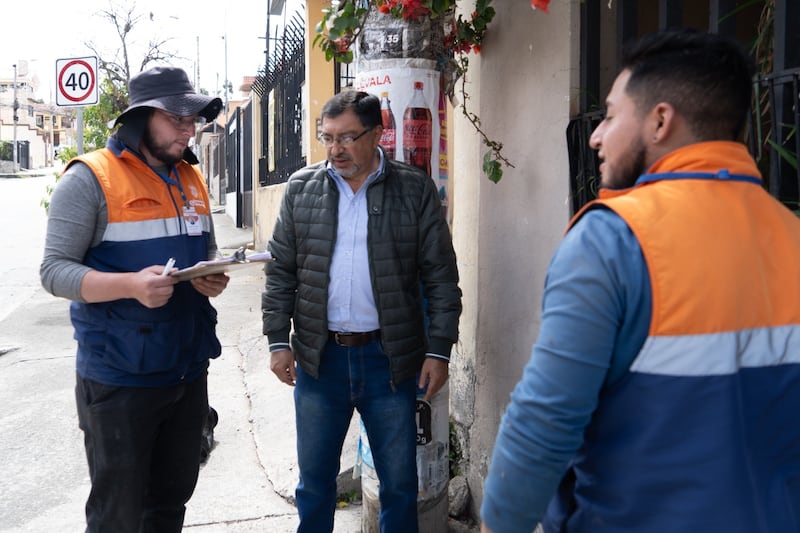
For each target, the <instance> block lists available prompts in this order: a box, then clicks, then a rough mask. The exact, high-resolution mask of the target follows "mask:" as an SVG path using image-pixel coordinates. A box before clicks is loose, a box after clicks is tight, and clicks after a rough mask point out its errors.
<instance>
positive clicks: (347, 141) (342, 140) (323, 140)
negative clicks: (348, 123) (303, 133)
mask: <svg viewBox="0 0 800 533" xmlns="http://www.w3.org/2000/svg"><path fill="white" fill-rule="evenodd" d="M374 129H375V126H373V127H371V128H367V129H365V130H364V131H362V132H361V133H359V134H358V135H342V136H341V137H334V136H333V135H328V134H325V133H323V134H322V135H320V136H319V137H317V140H318V141H319V142H320V144H322V146H324V147H325V148H330V147H331V146H333V145H334V144H336V143H339V146H350V145H351V144H353V143H354V142H356V141H357V140H359V139H360V138H361V137H363V136H364V135H366V134H367V133H369V132H370V131H372V130H374Z"/></svg>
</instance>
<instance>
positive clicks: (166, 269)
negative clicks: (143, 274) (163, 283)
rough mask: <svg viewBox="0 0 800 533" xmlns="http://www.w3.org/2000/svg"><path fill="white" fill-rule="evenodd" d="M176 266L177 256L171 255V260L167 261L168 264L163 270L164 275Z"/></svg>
mask: <svg viewBox="0 0 800 533" xmlns="http://www.w3.org/2000/svg"><path fill="white" fill-rule="evenodd" d="M174 266H175V258H174V257H170V258H169V260H168V261H167V264H166V265H164V270H163V271H161V275H162V276H166V275H168V274H169V271H170V270H172V267H174Z"/></svg>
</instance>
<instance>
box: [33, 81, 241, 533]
mask: <svg viewBox="0 0 800 533" xmlns="http://www.w3.org/2000/svg"><path fill="white" fill-rule="evenodd" d="M129 92H130V105H129V106H128V108H127V109H126V110H125V111H124V112H123V113H122V114H121V115H120V116H119V117H117V118H116V119H115V120H113V121H112V122H111V123H110V124H109V126H110V127H115V126H119V129H118V130H117V131H116V132H115V133H114V134H113V135H112V136H111V137H110V138H109V140H108V143H107V144H106V147H105V148H102V149H100V150H96V151H94V152H91V153H88V154H85V155H83V156H80V157H78V158H76V159H74V160H72V161H70V162H69V164H68V165H67V169H66V171H65V172H64V175H63V177H62V178H61V180H60V181H59V183H58V185H57V186H56V188H55V191H54V192H53V197H52V199H51V203H50V209H49V217H48V225H47V238H46V243H45V253H44V259H43V262H42V266H41V278H42V284H43V286H44V287H45V289H46V290H48V291H49V292H50V293H52V294H54V295H56V296H60V297H64V298H68V299H70V300H72V303H71V306H70V315H71V318H72V324H73V326H74V328H75V339H76V340H77V343H78V350H77V384H76V390H75V393H76V394H75V395H76V399H77V404H78V421H79V424H80V428H81V429H82V430H83V432H84V444H85V447H86V457H87V460H88V463H89V474H90V478H91V482H92V489H91V493H90V494H89V498H88V500H87V502H86V521H87V528H86V531H87V532H91V533H95V532H100V531H104V532H106V531H113V532H115V533H124V532H130V533H138V532H140V531H159V532H176V533H177V532H179V531H181V528H182V526H183V517H184V512H185V504H186V502H187V501H188V500H189V498H190V497H191V495H192V492H193V491H194V487H195V485H196V483H197V476H198V471H199V465H200V446H201V433H202V430H203V426H204V423H205V421H206V419H207V415H208V413H209V407H208V392H207V387H206V376H207V372H208V365H209V359H210V358H214V357H217V356H219V355H220V352H221V348H220V343H219V340H218V339H217V336H216V323H217V317H216V315H217V313H216V310H215V309H214V307H213V306H212V305H211V303H210V302H209V297H213V296H217V295H219V294H220V293H221V292H222V291H223V290H224V289H225V287H226V286H227V284H228V276H227V275H226V274H216V275H209V276H204V277H198V278H195V279H192V280H190V281H182V282H178V281H177V279H176V278H175V277H172V276H170V275H169V274H170V273H171V271H172V270H173V268H172V265H173V264H174V267H176V268H184V267H189V266H192V265H194V264H195V263H197V262H198V261H202V260H206V259H209V258H213V257H214V256H215V255H216V252H217V246H216V241H215V238H214V226H213V221H212V218H211V211H210V208H211V206H210V202H209V197H208V192H207V188H206V183H205V180H204V179H203V176H202V175H201V173H200V171H199V170H198V169H197V167H196V164H197V162H198V161H197V158H196V157H195V155H194V154H193V153H192V151H191V150H189V148H188V144H189V140H190V139H191V138H192V137H193V136H194V134H195V128H196V126H197V124H199V123H201V122H203V121H206V120H214V118H215V117H216V116H217V115H218V114H219V112H220V110H221V108H222V101H221V100H220V99H219V98H213V97H209V96H205V95H201V94H197V93H195V91H194V89H193V88H192V86H191V84H190V83H189V79H188V77H187V75H186V73H185V72H184V71H183V70H181V69H177V68H172V67H155V68H152V69H149V70H146V71H144V72H141V73H139V74H137V75H136V76H134V77H133V78H131V80H130V84H129ZM173 259H174V261H173ZM165 265H166V266H165Z"/></svg>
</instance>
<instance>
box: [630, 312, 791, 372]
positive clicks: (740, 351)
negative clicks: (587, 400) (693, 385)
mask: <svg viewBox="0 0 800 533" xmlns="http://www.w3.org/2000/svg"><path fill="white" fill-rule="evenodd" d="M797 363H800V325H790V326H778V327H772V328H757V329H748V330H741V331H728V332H723V333H711V334H705V335H674V336H660V337H648V338H647V340H646V341H645V343H644V346H642V350H641V351H640V352H639V355H638V356H637V357H636V359H635V360H634V361H633V364H632V365H631V367H630V370H631V372H642V373H646V374H657V375H664V376H698V377H699V376H724V375H731V374H735V373H736V372H737V371H738V370H739V369H740V368H758V367H765V366H775V365H783V364H797Z"/></svg>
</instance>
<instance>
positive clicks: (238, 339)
mask: <svg viewBox="0 0 800 533" xmlns="http://www.w3.org/2000/svg"><path fill="white" fill-rule="evenodd" d="M213 217H214V224H215V231H216V237H217V244H218V246H219V248H220V250H222V251H223V252H227V253H230V252H231V251H232V250H235V249H236V248H238V247H240V246H245V245H247V244H248V243H250V242H252V241H253V233H252V230H251V229H242V228H237V227H236V226H235V224H234V222H233V221H232V220H231V218H230V217H229V216H228V215H226V214H225V213H222V212H220V213H215V214H214V215H213ZM263 287H264V273H263V270H262V269H261V268H259V267H253V268H251V269H244V270H238V271H236V272H233V273H231V281H230V284H229V285H228V288H227V289H226V290H225V292H224V293H223V294H222V295H220V296H219V297H217V298H215V299H214V300H212V303H213V304H214V306H215V307H216V308H217V311H218V313H219V315H218V320H219V323H218V333H219V337H220V340H221V342H222V356H221V357H219V358H218V359H215V360H214V361H212V363H211V368H210V371H209V399H210V403H211V405H212V406H213V407H214V408H215V409H216V410H217V412H218V413H219V424H218V425H217V427H216V428H215V430H214V440H215V446H214V448H213V450H212V452H211V455H210V456H209V459H208V461H207V462H206V464H205V465H203V467H202V468H201V470H200V480H199V482H198V484H197V489H196V490H195V493H194V496H193V497H192V499H191V500H190V502H189V504H188V505H187V512H186V520H185V526H184V530H185V531H188V532H195V533H242V532H270V533H283V532H287V533H289V532H293V531H295V530H296V528H297V510H296V508H295V507H294V505H293V503H294V489H295V485H296V484H297V465H296V459H295V457H296V453H295V430H294V402H293V399H292V390H293V389H291V388H290V387H287V386H286V385H284V384H283V383H281V382H279V381H278V380H277V378H275V377H274V376H273V375H272V372H271V371H270V369H269V353H268V348H267V342H266V338H265V337H264V336H263V335H262V333H261V292H262V290H263ZM357 438H358V424H357V423H354V424H351V431H350V433H349V434H348V438H347V440H346V442H345V445H344V449H343V453H342V463H341V464H342V469H343V470H345V473H344V474H343V475H342V476H340V478H341V479H342V480H344V481H350V486H349V487H344V488H343V489H342V490H343V491H344V492H351V491H354V492H355V494H356V495H357V496H358V498H359V499H360V494H361V489H360V484H353V483H354V481H353V480H352V475H351V474H350V472H349V469H350V468H351V467H352V466H353V464H354V462H355V456H356V449H357ZM360 530H361V506H360V504H358V503H356V504H350V505H346V506H343V507H341V508H339V509H338V510H337V512H336V517H335V529H334V531H335V532H336V533H354V532H358V531H360Z"/></svg>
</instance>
